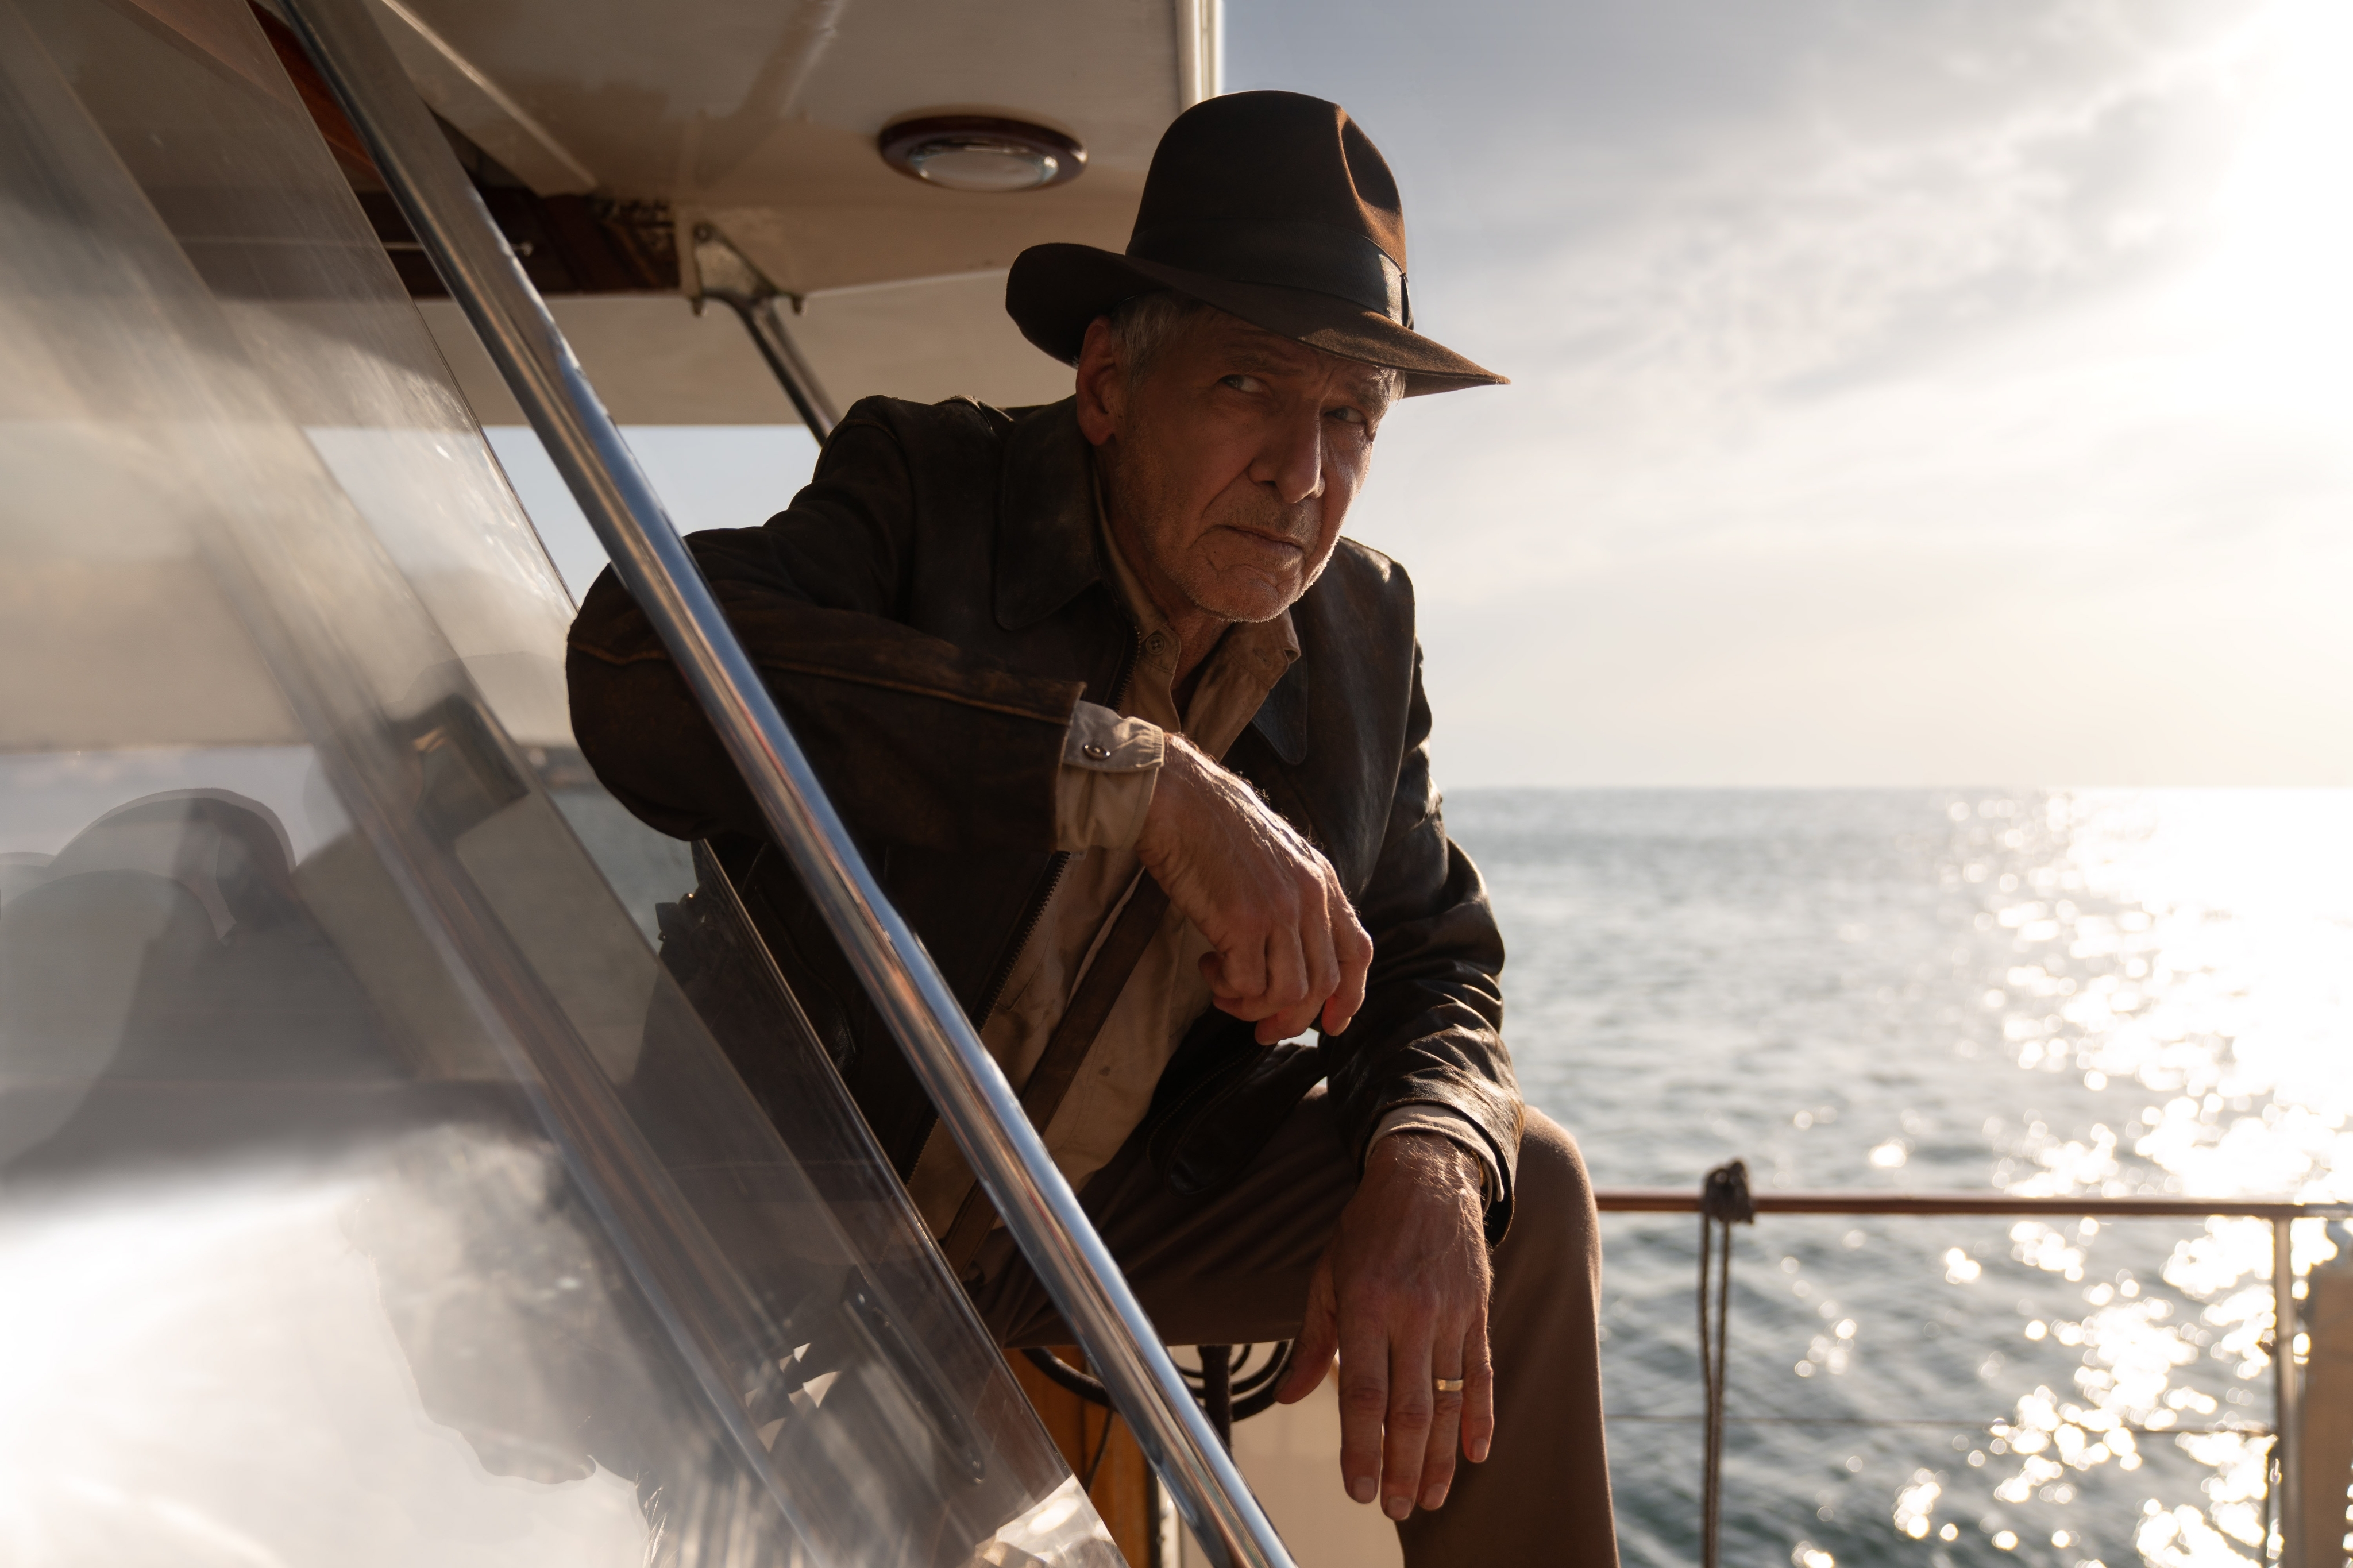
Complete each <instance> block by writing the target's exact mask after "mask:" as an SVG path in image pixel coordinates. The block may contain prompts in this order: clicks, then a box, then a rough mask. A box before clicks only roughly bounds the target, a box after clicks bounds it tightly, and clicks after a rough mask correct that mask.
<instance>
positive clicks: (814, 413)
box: [694, 223, 841, 447]
mask: <svg viewBox="0 0 2353 1568" xmlns="http://www.w3.org/2000/svg"><path fill="white" fill-rule="evenodd" d="M694 277H695V288H696V290H697V292H696V294H695V298H694V308H695V310H698V311H700V310H702V301H703V300H718V301H719V302H720V303H721V304H723V305H724V306H726V307H727V308H728V309H729V310H733V311H734V312H735V318H736V320H738V321H742V322H743V323H744V331H747V332H749V333H751V334H752V346H753V347H754V348H755V349H757V350H759V351H760V357H761V358H762V359H763V360H765V361H766V362H767V365H768V374H770V375H773V376H775V377H776V384H777V385H779V386H781V387H783V388H784V389H785V395H786V397H789V398H791V399H792V401H793V406H794V407H795V408H796V409H797V410H799V412H800V416H801V423H802V424H804V425H806V426H808V432H809V434H810V435H812V436H814V437H817V439H818V445H819V446H820V447H821V446H823V445H825V442H826V438H827V437H829V436H831V435H832V434H833V427H834V426H837V425H839V424H840V423H841V410H840V409H839V408H836V407H835V406H834V405H833V399H832V398H830V397H828V396H827V395H826V394H825V384H824V383H822V382H820V381H819V380H818V377H817V369H816V367H815V366H813V365H811V364H810V363H809V362H808V356H807V355H806V354H804V353H801V347H800V344H798V343H797V342H794V341H793V334H792V333H791V332H790V331H787V330H786V327H785V321H784V318H783V317H781V316H779V315H777V314H776V301H777V300H782V299H784V298H785V293H784V290H783V289H778V288H777V287H776V285H775V284H774V283H771V282H769V281H768V278H767V275H766V274H765V273H764V272H762V271H761V270H760V269H759V268H756V267H754V266H753V265H752V263H751V262H750V260H749V259H747V258H745V257H744V253H743V252H742V251H740V250H738V249H736V248H735V247H734V246H733V244H732V243H731V242H730V241H729V240H728V238H727V237H726V236H725V235H723V234H721V233H720V232H719V231H718V230H717V229H716V228H713V227H712V226H711V225H709V224H707V223H699V224H696V225H695V226H694Z"/></svg>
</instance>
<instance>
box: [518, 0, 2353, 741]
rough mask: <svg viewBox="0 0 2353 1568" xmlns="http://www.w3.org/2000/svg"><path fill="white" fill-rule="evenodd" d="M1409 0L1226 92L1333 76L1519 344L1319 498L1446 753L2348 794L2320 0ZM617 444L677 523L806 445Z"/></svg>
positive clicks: (771, 505) (1408, 415) (784, 433)
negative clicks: (1364, 570)
mask: <svg viewBox="0 0 2353 1568" xmlns="http://www.w3.org/2000/svg"><path fill="white" fill-rule="evenodd" d="M1433 15H1434V14H1433V13H1432V12H1431V11H1430V9H1429V8H1428V7H1426V6H1423V5H1408V4H1402V3H1397V0H1345V3H1342V0H1253V3H1241V4H1235V5H1229V9H1228V12H1227V18H1228V22H1227V26H1228V43H1227V64H1226V82H1227V85H1228V87H1229V89H1245V88H1253V87H1285V88H1291V89H1297V90H1302V91H1308V92H1314V93H1317V94H1320V95H1322V96H1324V97H1328V98H1334V99H1336V100H1339V101H1341V102H1343V103H1345V105H1347V106H1348V108H1349V110H1350V111H1351V113H1352V114H1354V115H1355V116H1356V119H1357V120H1358V121H1359V122H1360V123H1362V124H1363V125H1364V126H1365V127H1366V130H1367V131H1368V132H1369V133H1370V134H1371V135H1372V136H1373V138H1374V140H1375V141H1376V142H1378V143H1379V145H1380V146H1381V148H1382V150H1383V152H1384V153H1386V154H1387V156H1388V159H1389V161H1390V163H1392V165H1393V166H1394V167H1395V168H1396V170H1397V173H1398V178H1399V183H1400V185H1401V187H1402V189H1403V191H1404V194H1405V200H1406V211H1407V219H1408V227H1409V243H1410V246H1411V254H1410V257H1409V264H1408V269H1409V274H1410V276H1411V279H1412V285H1413V297H1414V301H1415V309H1416V311H1417V316H1418V319H1419V321H1418V324H1419V326H1420V328H1421V329H1422V330H1423V331H1427V332H1429V333H1430V335H1432V336H1435V337H1437V338H1439V339H1440V341H1442V342H1447V343H1449V344H1450V345H1451V346H1452V347H1455V348H1457V349H1459V350H1461V351H1462V352H1463V353H1468V354H1469V355H1471V356H1472V358H1474V359H1476V360H1479V361H1480V362H1482V363H1486V364H1489V365H1492V366H1493V367H1495V368H1496V369H1498V370H1501V371H1503V372H1504V373H1505V374H1509V375H1511V376H1512V378H1513V384H1512V385H1510V386H1508V387H1502V388H1493V389H1484V390H1479V391H1472V392H1462V393H1454V394H1449V395H1442V396H1439V397H1433V398H1429V399H1419V400H1415V401H1414V402H1411V403H1408V404H1406V405H1401V406H1400V407H1399V408H1398V409H1397V410H1396V411H1394V412H1393V413H1392V415H1391V416H1390V417H1389V418H1388V421H1387V422H1386V423H1385V425H1384V426H1383V429H1382V431H1381V434H1380V437H1379V442H1378V445H1377V452H1376V459H1375V468H1374V474H1373V478H1372V481H1371V483H1370V485H1369V487H1368V489H1366V493H1365V495H1364V496H1363V497H1362V498H1361V499H1360V500H1359V501H1358V503H1357V510H1356V513H1355V514H1354V515H1353V516H1352V518H1351V521H1350V525H1349V530H1348V531H1349V532H1350V533H1351V534H1353V535H1354V536H1356V538H1359V539H1361V540H1363V541H1365V542H1367V543H1370V544H1372V545H1375V546H1376V547H1377V548H1380V549H1382V550H1384V551H1387V552H1389V553H1391V554H1392V555H1394V556H1396V557H1397V558H1398V560H1399V561H1400V562H1402V563H1404V564H1405V566H1406V567H1407V569H1408V571H1409V573H1410V574H1412V576H1413V578H1414V581H1415V583H1416V585H1417V589H1418V592H1419V605H1420V626H1421V636H1422V641H1423V645H1424V649H1425V655H1426V659H1427V678H1428V680H1429V684H1430V696H1431V700H1432V703H1433V706H1434V709H1435V711H1436V714H1437V720H1438V728H1437V731H1436V735H1435V738H1434V744H1435V746H1436V748H1437V758H1438V767H1439V773H1440V779H1441V781H1442V782H1444V783H1445V784H1448V785H1449V786H1450V787H1461V786H1469V785H1482V784H1530V785H1548V784H1608V785H1799V786H1819V785H1913V784H1918V785H1933V784H2081V785H2102V784H2106V785H2117V784H2123V785H2163V784H2173V785H2194V784H2335V785H2344V784H2353V613H2348V605H2353V526H2349V525H2353V296H2348V292H2347V289H2348V283H2347V280H2348V279H2353V93H2347V92H2345V91H2343V90H2342V86H2341V84H2342V83H2343V82H2344V81H2346V80H2348V79H2353V6H2347V5H2343V4H2342V3H2341V0H2269V3H2265V0H2199V3H2196V4H2170V3H2167V0H2108V3H2085V0H2006V3H2004V4H2002V5H1989V4H1984V3H1982V0H1906V4H1905V5H1901V6H1891V5H1875V4H1869V3H1865V0H1777V3H1776V4H1774V5H1769V6H1768V5H1725V4H1722V3H1721V0H1705V3H1703V0H1617V3H1612V4H1592V3H1579V4H1562V3H1559V0H1548V3H1528V0H1451V3H1450V5H1448V6H1447V7H1446V9H1445V12H1444V17H1445V22H1444V26H1432V25H1431V18H1432V16H1433ZM631 437H632V440H633V441H634V442H635V443H636V444H637V446H638V448H639V450H640V453H641V455H642V456H643V457H644V458H646V460H647V463H648V466H649V469H650V470H651V471H652V473H653V476H654V478H655V480H656V482H657V484H658V485H659V487H661V489H663V492H664V494H665V496H666V497H668V499H669V500H670V505H671V508H672V510H673V512H674V513H675V514H676V515H678V517H679V518H680V520H681V523H682V525H684V526H689V527H701V526H741V525H744V524H747V523H750V522H754V521H758V520H759V519H760V518H762V517H764V516H765V515H766V513H767V512H768V511H770V510H775V508H776V505H777V504H778V502H777V500H776V498H777V497H778V495H779V494H781V493H782V492H783V491H784V490H786V489H789V485H790V481H789V480H788V479H785V478H784V477H785V476H787V475H797V474H801V473H805V472H806V471H807V464H808V461H809V458H810V455H811V454H812V452H813V447H811V446H810V444H809V443H808V440H807V437H806V435H805V434H804V433H802V432H801V431H799V430H798V429H797V428H795V429H788V430H734V431H697V430H655V429H645V428H640V429H637V430H633V431H632V432H631ZM494 438H495V439H496V440H497V441H498V443H499V448H500V451H501V456H502V458H506V459H507V461H508V462H509V465H510V468H511V470H512V471H513V473H514V476H515V479H516V481H517V485H518V489H520V490H522V494H523V496H524V500H525V501H526V504H528V505H530V506H531V507H532V508H533V511H534V514H535V515H539V514H542V513H546V514H550V515H552V514H554V513H555V512H558V511H561V510H563V509H564V507H565V503H564V501H563V500H562V498H561V496H560V492H559V491H558V490H557V489H556V488H555V487H554V483H553V476H552V474H551V473H548V472H546V471H545V468H544V460H543V458H539V457H538V455H537V454H536V453H535V452H534V451H532V450H530V449H529V441H528V437H523V436H522V435H521V433H519V432H499V433H497V434H496V435H495V437H494ZM534 464H536V467H534ZM551 531H552V532H555V533H559V534H560V533H561V532H562V531H561V530H551ZM563 552H564V547H563V546H561V545H559V554H562V553H563ZM575 569H576V568H575Z"/></svg>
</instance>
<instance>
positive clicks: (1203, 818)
mask: <svg viewBox="0 0 2353 1568" xmlns="http://www.w3.org/2000/svg"><path fill="white" fill-rule="evenodd" d="M1135 850H1136V854H1137V855H1138V856H1139V857H1140V858H1142V859H1143V861H1144V865H1145V869H1146V870H1148V871H1150V872H1151V873H1152V875H1153V878H1154V879H1155V880H1156V881H1157V882H1159V884H1160V886H1161V887H1162V888H1163V889H1166V892H1167V894H1168V901H1169V902H1170V903H1172V904H1174V905H1175V906H1176V908H1177V910H1179V911H1181V912H1182V913H1183V914H1184V916H1185V918H1186V919H1187V920H1189V921H1192V922H1193V924H1194V926H1195V927H1196V928H1197V929H1198V931H1200V933H1201V934H1202V935H1203V936H1205V937H1207V938H1208V941H1209V945H1210V946H1211V947H1212V948H1214V949H1215V950H1216V951H1215V952H1209V953H1207V954H1205V955H1203V957H1202V959H1201V973H1202V974H1203V976H1204V977H1206V978H1207V979H1208V983H1209V991H1210V994H1212V995H1213V996H1214V997H1215V998H1216V999H1217V1005H1218V1006H1219V1008H1220V1009H1221V1010H1223V1011H1225V1012H1227V1013H1230V1014H1232V1015H1233V1016H1235V1017H1237V1018H1241V1019H1246V1020H1249V1021H1251V1022H1254V1023H1256V1024H1257V1025H1258V1040H1259V1044H1261V1045H1262V1046H1265V1045H1272V1044H1273V1043H1274V1042H1275V1041H1277V1040H1287V1039H1289V1038H1290V1037H1292V1036H1293V1035H1296V1034H1298V1033H1299V1032H1300V1031H1301V1030H1303V1029H1304V1028H1306V1027H1307V1026H1310V1025H1311V1024H1314V1023H1316V1022H1317V1021H1318V1019H1319V1016H1320V1019H1321V1022H1322V1025H1323V1027H1324V1031H1325V1032H1326V1033H1329V1034H1337V1033H1338V1032H1339V1031H1341V1030H1342V1029H1345V1028H1346V1027H1347V1026H1348V1021H1349V1020H1350V1019H1351V1018H1354V1017H1355V1016H1356V1009H1357V1008H1358V1007H1360V1006H1362V1005H1364V1001H1365V971H1366V969H1367V968H1368V967H1370V965H1371V963H1372V960H1373V943H1372V939H1371V938H1370V937H1367V936H1366V934H1365V928H1364V927H1363V926H1361V925H1359V924H1358V923H1357V922H1356V910H1353V909H1351V908H1350V907H1349V905H1348V895H1347V894H1346V893H1345V892H1344V891H1343V890H1342V889H1341V887H1340V879H1339V878H1338V877H1337V876H1336V875H1335V874H1334V872H1333V870H1332V867H1331V865H1330V863H1329V862H1327V861H1326V860H1325V859H1324V857H1323V856H1321V855H1319V854H1317V853H1316V852H1315V847H1314V845H1311V844H1309V843H1308V842H1307V840H1306V839H1304V838H1302V837H1300V836H1299V832H1298V830H1297V829H1296V828H1294V827H1293V826H1291V824H1289V823H1288V822H1285V821H1284V820H1283V819H1282V817H1280V816H1276V815H1275V814H1274V813H1273V812H1272V811H1271V810H1269V809H1268V808H1267V806H1266V805H1265V803H1264V802H1262V801H1261V800H1260V799H1259V798H1258V796H1257V795H1255V794H1254V793H1252V791H1251V789H1250V785H1249V784H1245V783H1243V782H1242V781H1241V780H1240V779H1238V778H1236V777H1235V776H1234V775H1233V774H1231V773H1228V772H1226V770H1225V769H1223V768H1221V767H1219V766H1218V764H1217V763H1213V762H1211V761H1210V760H1209V759H1208V757H1207V756H1205V755H1204V754H1203V753H1202V752H1201V751H1200V750H1199V748H1198V747H1196V746H1195V745H1194V744H1193V743H1192V742H1189V741H1187V740H1186V739H1185V738H1184V737H1183V736H1181V735H1174V734H1172V735H1170V736H1169V737H1168V751H1167V760H1166V762H1164V763H1162V764H1161V768H1160V778H1159V780H1158V782H1157V783H1155V784H1154V785H1153V790H1152V805H1151V808H1150V809H1149V811H1147V812H1146V814H1145V818H1144V831H1143V833H1142V834H1140V835H1139V836H1138V837H1137V838H1136V841H1135Z"/></svg>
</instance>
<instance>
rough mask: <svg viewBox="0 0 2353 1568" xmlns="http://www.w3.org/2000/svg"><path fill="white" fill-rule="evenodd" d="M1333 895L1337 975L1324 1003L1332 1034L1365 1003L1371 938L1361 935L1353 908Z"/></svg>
mask: <svg viewBox="0 0 2353 1568" xmlns="http://www.w3.org/2000/svg"><path fill="white" fill-rule="evenodd" d="M1333 898H1334V900H1335V910H1336V912H1337V915H1338V918H1337V919H1335V921H1333V922H1332V952H1333V958H1334V960H1335V964H1336V966H1337V968H1338V971H1339V977H1338V979H1337V981H1336V982H1335V985H1334V989H1333V992H1332V998H1331V1000H1330V1001H1328V1002H1326V1003H1324V1033H1325V1034H1327V1035H1336V1034H1338V1033H1340V1031H1341V1030H1343V1029H1345V1028H1346V1027H1347V1026H1349V1024H1350V1023H1352V1022H1354V1021H1355V1019H1356V1009H1357V1008H1359V1007H1362V1006H1363V1005H1365V976H1366V973H1367V972H1368V971H1370V969H1371V968H1372V964H1373V939H1372V938H1370V937H1368V936H1366V934H1365V928H1364V927H1363V925H1361V924H1359V923H1358V921H1357V920H1356V910H1353V909H1351V908H1349V907H1348V901H1347V900H1346V899H1345V898H1343V897H1341V896H1340V893H1339V890H1338V889H1336V888H1335V889H1334V890H1333Z"/></svg>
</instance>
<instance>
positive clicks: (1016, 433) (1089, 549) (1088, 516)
mask: <svg viewBox="0 0 2353 1568" xmlns="http://www.w3.org/2000/svg"><path fill="white" fill-rule="evenodd" d="M1101 581H1103V557H1102V555H1101V554H1100V553H1099V552H1098V551H1097V549H1096V545H1095V491H1094V448H1093V447H1090V446H1089V445H1088V444H1087V438H1086V437H1085V436H1083V435H1082V434H1081V433H1080V431H1079V403H1078V399H1077V398H1075V397H1066V398H1064V399H1063V400H1062V401H1061V402H1060V403H1054V404H1049V405H1046V406H1045V407H1043V408H1035V409H1030V410H1028V411H1026V412H1025V413H1023V414H1022V415H1021V416H1020V417H1018V419H1016V420H1015V421H1014V422H1013V428H1012V429H1011V430H1010V431H1009V432H1008V434H1007V436H1006V437H1005V467H1004V469H1003V478H1002V479H1000V480H999V481H998V486H997V584H996V591H997V605H996V608H997V625H998V626H1002V627H1004V628H1005V629H1006V630H1007V631H1008V632H1013V631H1019V630H1021V629H1022V628H1023V627H1024V626H1034V625H1036V624H1037V623H1038V622H1039V621H1042V620H1044V619H1045V618H1046V617H1047V616H1050V615H1052V614H1053V613H1054V612H1055V611H1056V610H1059V609H1060V608H1061V607H1062V606H1063V605H1067V604H1069V603H1070V602H1071V600H1072V599H1074V598H1076V597H1078V595H1080V594H1081V593H1082V592H1083V591H1084V590H1085V589H1087V588H1088V587H1090V586H1091V585H1092V584H1096V583H1099V582H1101Z"/></svg>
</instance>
